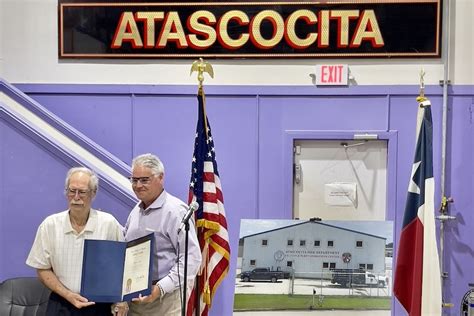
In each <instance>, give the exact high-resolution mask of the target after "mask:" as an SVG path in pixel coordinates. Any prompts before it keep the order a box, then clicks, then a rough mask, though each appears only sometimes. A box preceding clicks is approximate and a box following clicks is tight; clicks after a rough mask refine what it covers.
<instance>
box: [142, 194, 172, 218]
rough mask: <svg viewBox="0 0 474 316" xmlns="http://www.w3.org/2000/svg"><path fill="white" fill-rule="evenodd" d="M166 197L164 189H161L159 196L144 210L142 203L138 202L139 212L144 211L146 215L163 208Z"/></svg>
mask: <svg viewBox="0 0 474 316" xmlns="http://www.w3.org/2000/svg"><path fill="white" fill-rule="evenodd" d="M166 195H167V193H166V191H165V189H163V191H161V193H160V195H158V197H157V198H156V199H155V200H154V201H153V202H152V203H151V204H150V205H149V206H148V207H147V208H146V209H144V208H143V202H142V201H140V202H139V204H138V205H139V206H140V210H142V211H144V212H145V213H148V212H149V211H151V210H154V209H159V208H161V207H163V204H165V201H166Z"/></svg>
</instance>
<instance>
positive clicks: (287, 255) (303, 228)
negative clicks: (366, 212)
mask: <svg viewBox="0 0 474 316" xmlns="http://www.w3.org/2000/svg"><path fill="white" fill-rule="evenodd" d="M372 225H377V223H376V222H373V223H372ZM386 241H387V239H386V238H385V237H380V236H376V235H373V234H369V233H366V232H362V231H356V230H352V229H348V228H343V227H338V226H335V225H333V224H327V223H323V222H321V221H317V220H314V219H311V220H309V221H304V222H298V223H296V224H292V225H289V226H285V227H280V228H276V229H271V230H268V231H264V232H259V233H256V234H251V235H247V236H243V237H242V239H241V245H242V262H241V271H248V270H252V269H254V268H257V267H268V268H270V269H271V270H278V271H290V272H293V273H294V274H295V276H296V277H302V278H320V276H321V275H322V276H323V278H329V277H330V275H331V273H330V270H332V269H364V270H367V271H371V272H374V273H376V274H384V273H385V269H386V267H385V252H386Z"/></svg>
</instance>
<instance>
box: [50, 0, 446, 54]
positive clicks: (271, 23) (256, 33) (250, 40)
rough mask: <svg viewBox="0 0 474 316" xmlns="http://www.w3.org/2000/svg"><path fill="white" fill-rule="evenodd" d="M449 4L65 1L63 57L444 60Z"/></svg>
mask: <svg viewBox="0 0 474 316" xmlns="http://www.w3.org/2000/svg"><path fill="white" fill-rule="evenodd" d="M441 1H442V0H411V1H408V0H372V1H370V0H359V1H354V0H353V1H348V0H346V1H342V0H340V1H337V0H333V1H317V2H315V1H302V2H299V1H298V2H296V1H278V2H277V1H265V2H258V1H253V2H241V1H240V2H239V1H228V2H202V1H201V2H173V3H160V2H147V1H133V2H131V0H129V2H116V1H110V0H109V1H102V2H91V1H80V2H79V1H74V0H69V1H67V0H59V57H60V58H196V57H205V58H381V57H382V58H383V57H385V58H387V57H388V58H398V57H411V58H413V57H440V55H441V47H440V46H441V45H440V39H441V8H442V3H441Z"/></svg>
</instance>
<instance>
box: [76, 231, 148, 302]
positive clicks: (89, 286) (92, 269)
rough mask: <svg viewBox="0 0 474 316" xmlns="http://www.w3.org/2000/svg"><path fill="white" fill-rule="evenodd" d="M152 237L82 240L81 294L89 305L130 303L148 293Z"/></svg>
mask: <svg viewBox="0 0 474 316" xmlns="http://www.w3.org/2000/svg"><path fill="white" fill-rule="evenodd" d="M154 241H155V239H154V235H153V233H152V234H149V235H146V236H144V237H141V238H138V239H135V240H132V241H129V242H122V241H111V240H93V239H87V240H85V241H84V258H83V261H82V280H81V295H82V296H84V297H86V298H87V299H88V300H89V301H92V302H121V301H131V300H132V298H135V297H138V296H139V294H142V295H149V294H150V293H151V280H152V275H151V269H152V267H153V264H152V258H153V256H152V250H153V249H154V247H153V244H154Z"/></svg>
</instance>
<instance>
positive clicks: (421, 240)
mask: <svg viewBox="0 0 474 316" xmlns="http://www.w3.org/2000/svg"><path fill="white" fill-rule="evenodd" d="M416 130H417V140H416V150H415V159H414V163H413V167H412V173H411V179H410V184H409V186H408V196H407V202H406V206H405V215H404V218H403V227H402V231H401V235H400V241H399V245H398V254H397V263H396V268H395V281H394V287H393V291H394V293H395V296H396V297H397V299H398V301H399V302H400V304H402V305H403V307H404V308H405V310H406V311H407V313H408V314H409V315H410V316H421V315H430V316H440V315H441V311H442V298H441V273H440V267H439V257H438V248H437V245H436V228H435V218H434V177H433V123H432V120H431V103H430V101H429V100H427V99H424V98H423V99H421V100H420V103H419V108H418V120H417V129H416Z"/></svg>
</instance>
